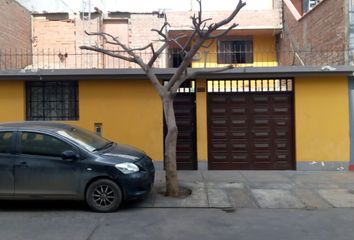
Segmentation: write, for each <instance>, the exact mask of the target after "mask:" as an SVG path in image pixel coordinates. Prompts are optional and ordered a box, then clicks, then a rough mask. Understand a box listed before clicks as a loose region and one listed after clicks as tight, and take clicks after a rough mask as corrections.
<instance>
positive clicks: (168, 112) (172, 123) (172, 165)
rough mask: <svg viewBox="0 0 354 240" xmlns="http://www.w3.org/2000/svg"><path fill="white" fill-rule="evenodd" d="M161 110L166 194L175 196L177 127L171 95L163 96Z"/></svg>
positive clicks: (176, 183) (176, 189) (177, 191)
mask: <svg viewBox="0 0 354 240" xmlns="http://www.w3.org/2000/svg"><path fill="white" fill-rule="evenodd" d="M163 110H164V114H165V121H166V125H167V135H166V138H165V170H166V195H167V196H172V197H177V196H178V195H179V186H178V177H177V163H176V146H177V135H178V129H177V124H176V117H175V112H174V108H173V95H172V94H167V96H164V97H163Z"/></svg>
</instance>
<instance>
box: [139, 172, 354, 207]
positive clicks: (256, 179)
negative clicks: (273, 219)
mask: <svg viewBox="0 0 354 240" xmlns="http://www.w3.org/2000/svg"><path fill="white" fill-rule="evenodd" d="M178 176H179V181H180V185H181V186H183V187H188V188H190V189H191V190H192V194H191V195H190V196H188V197H185V198H170V197H165V196H163V195H162V194H160V193H159V192H161V191H163V190H164V186H165V173H164V171H157V172H156V181H155V185H154V189H153V191H152V192H151V194H150V195H149V196H148V197H147V199H145V200H144V201H142V202H139V203H135V204H134V205H133V206H134V207H157V208H159V207H160V208H163V207H166V208H180V207H182V208H222V209H235V208H294V209H317V208H320V209H321V208H322V209H323V208H338V207H347V208H354V172H327V171H316V172H313V171H179V172H178Z"/></svg>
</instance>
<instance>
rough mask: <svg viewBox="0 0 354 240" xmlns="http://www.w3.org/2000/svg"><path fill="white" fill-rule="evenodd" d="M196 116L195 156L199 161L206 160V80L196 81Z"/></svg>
mask: <svg viewBox="0 0 354 240" xmlns="http://www.w3.org/2000/svg"><path fill="white" fill-rule="evenodd" d="M198 88H199V89H203V90H204V91H197V93H196V105H197V107H196V115H197V155H198V160H199V161H206V160H208V132H207V131H208V127H207V99H206V94H207V93H206V80H205V79H199V80H197V89H198Z"/></svg>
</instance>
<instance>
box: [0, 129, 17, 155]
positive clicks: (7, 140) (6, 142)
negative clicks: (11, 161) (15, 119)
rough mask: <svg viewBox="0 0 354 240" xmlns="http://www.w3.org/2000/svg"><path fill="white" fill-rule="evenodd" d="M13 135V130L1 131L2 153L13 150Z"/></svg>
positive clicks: (0, 147)
mask: <svg viewBox="0 0 354 240" xmlns="http://www.w3.org/2000/svg"><path fill="white" fill-rule="evenodd" d="M13 137H14V133H13V132H0V153H10V152H11V148H12V140H13Z"/></svg>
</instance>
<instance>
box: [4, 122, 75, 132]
mask: <svg viewBox="0 0 354 240" xmlns="http://www.w3.org/2000/svg"><path fill="white" fill-rule="evenodd" d="M73 127H74V126H72V125H69V124H64V123H58V122H50V121H24V122H7V123H0V130H1V129H9V128H11V129H32V130H45V131H58V130H62V129H71V128H73Z"/></svg>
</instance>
